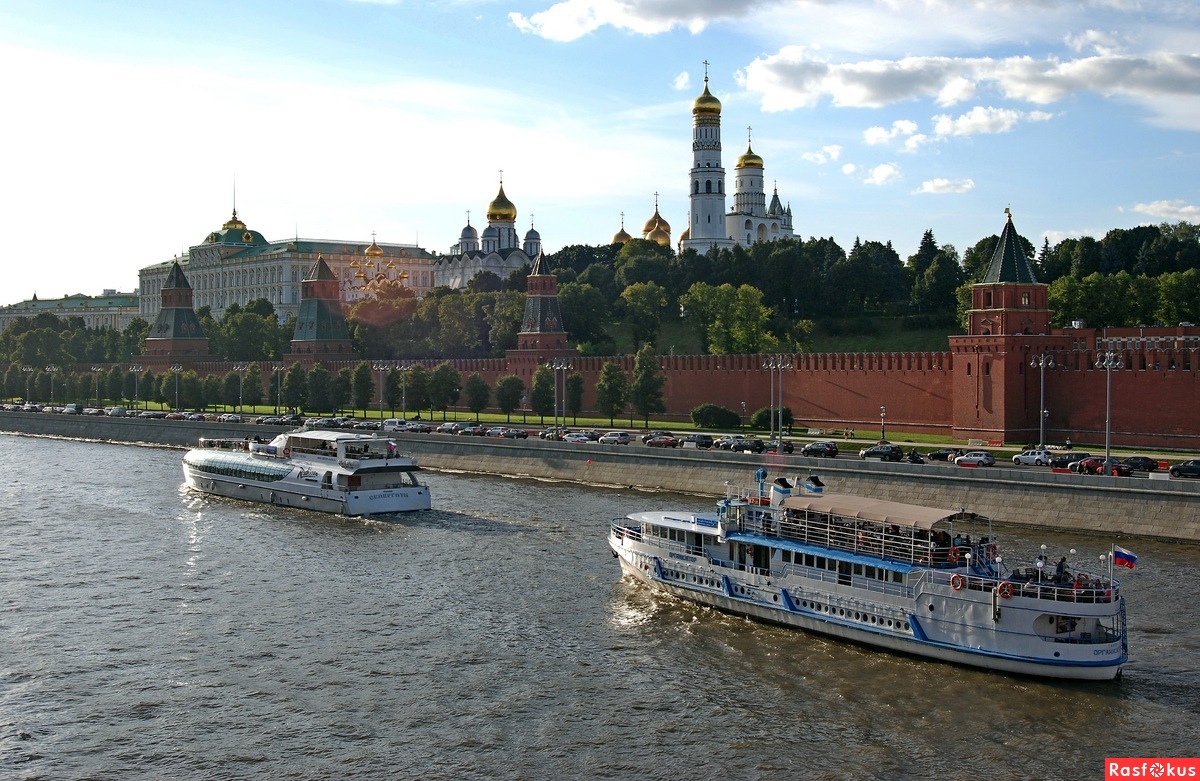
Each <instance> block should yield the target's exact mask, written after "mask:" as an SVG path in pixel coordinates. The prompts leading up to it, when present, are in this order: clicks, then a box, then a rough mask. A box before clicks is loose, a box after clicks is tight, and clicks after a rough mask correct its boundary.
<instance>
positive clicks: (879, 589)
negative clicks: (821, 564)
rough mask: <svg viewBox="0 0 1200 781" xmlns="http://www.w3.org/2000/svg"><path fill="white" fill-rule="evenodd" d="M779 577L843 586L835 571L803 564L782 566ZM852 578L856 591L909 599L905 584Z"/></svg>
mask: <svg viewBox="0 0 1200 781" xmlns="http://www.w3.org/2000/svg"><path fill="white" fill-rule="evenodd" d="M778 573H779V575H780V576H781V577H787V576H793V575H799V576H801V577H804V578H807V579H809V580H819V581H821V582H822V583H829V584H831V585H844V584H843V582H842V581H843V580H844V576H841V575H839V574H838V573H837V572H836V571H835V570H830V569H820V568H817V567H809V566H807V565H804V564H784V565H783V567H782V568H780V569H779V571H778ZM852 577H853V578H854V581H853V583H854V586H855V588H856V589H865V590H867V591H873V592H875V593H878V594H886V595H888V596H899V597H911V596H912V587H911V586H909V585H907V584H905V583H896V582H893V581H890V580H879V579H876V578H866V577H856V576H852Z"/></svg>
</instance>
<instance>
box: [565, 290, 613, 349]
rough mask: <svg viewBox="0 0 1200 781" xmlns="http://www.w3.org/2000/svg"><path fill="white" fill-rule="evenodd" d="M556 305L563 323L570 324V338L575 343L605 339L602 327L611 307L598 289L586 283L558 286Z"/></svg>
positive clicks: (609, 314)
mask: <svg viewBox="0 0 1200 781" xmlns="http://www.w3.org/2000/svg"><path fill="white" fill-rule="evenodd" d="M558 305H559V308H560V309H561V310H562V317H563V321H564V322H567V323H570V324H571V338H572V339H574V340H575V342H576V343H579V342H598V341H602V340H604V339H605V337H606V334H605V331H604V326H605V324H606V323H607V322H608V320H609V317H610V316H611V307H610V306H609V304H608V302H607V301H605V299H604V294H603V293H601V292H600V289H599V288H597V287H595V286H594V285H589V284H587V283H586V282H568V283H567V284H565V285H559V287H558Z"/></svg>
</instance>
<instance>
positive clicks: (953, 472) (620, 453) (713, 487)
mask: <svg viewBox="0 0 1200 781" xmlns="http://www.w3.org/2000/svg"><path fill="white" fill-rule="evenodd" d="M279 430H280V429H275V428H271V427H264V426H255V425H251V424H230V423H211V422H210V423H200V422H193V421H183V420H161V419H145V418H104V417H84V416H78V415H47V414H42V413H7V412H6V413H0V431H8V432H13V433H21V434H33V435H43V436H60V437H73V438H82V439H95V440H102V441H111V442H138V443H147V444H154V445H166V446H172V447H189V446H191V445H193V444H195V443H196V441H197V440H198V439H199V438H200V437H201V436H206V437H236V438H239V439H240V438H243V437H250V436H256V435H257V436H262V437H264V438H265V437H270V436H274V434H275V433H276V432H277V431H279ZM395 439H396V442H397V444H398V445H399V446H400V448H401V450H404V451H408V452H411V453H413V454H414V455H416V457H417V459H418V461H419V462H420V463H421V465H422V466H425V467H427V468H431V469H441V470H459V471H465V472H478V473H485V474H503V475H508V476H517V477H531V478H541V479H552V480H564V481H570V482H580V483H590V484H595V485H607V486H620V487H625V488H637V489H645V490H662V491H674V492H679V493H690V494H698V495H702V496H713V497H719V496H723V495H724V494H725V490H726V484H727V483H728V484H730V485H733V486H737V487H743V486H747V485H749V484H750V483H751V482H752V480H753V476H754V473H755V471H756V470H757V469H759V468H760V467H765V468H766V469H767V471H768V473H769V475H770V477H771V479H774V478H775V477H778V476H780V475H787V476H802V477H803V476H807V475H810V474H815V475H819V476H820V478H821V481H822V482H823V483H825V484H826V486H828V488H827V489H826V490H828V491H830V492H837V493H847V494H856V495H860V496H873V497H879V498H887V499H892V500H895V501H898V502H908V503H910V504H919V505H925V506H931V507H945V508H949V509H953V508H959V507H963V508H966V509H968V510H971V511H974V512H977V513H980V514H982V515H985V516H988V517H990V518H993V519H995V520H997V521H1002V522H1005V523H1013V524H1018V525H1022V526H1034V527H1041V528H1047V529H1059V530H1064V531H1079V532H1087V533H1092V534H1107V535H1113V536H1123V537H1154V538H1159V539H1168V540H1177V541H1180V542H1189V543H1197V542H1200V481H1195V480H1193V481H1188V480H1146V479H1143V478H1120V477H1095V476H1086V475H1076V474H1054V473H1051V472H1049V471H1047V470H1044V469H1036V468H1034V467H1029V468H1027V469H1007V468H1005V469H999V468H991V469H962V468H958V467H953V466H943V465H940V464H886V463H879V462H875V461H858V460H853V459H844V458H843V459H819V458H804V457H801V456H775V455H751V454H740V453H726V452H720V451H711V452H710V451H706V450H652V449H650V448H646V447H644V446H642V445H637V444H634V445H597V444H588V445H575V444H571V443H566V442H544V441H542V440H537V439H531V440H509V439H484V438H480V437H456V436H449V435H444V434H396V435H395ZM614 511H615V505H614Z"/></svg>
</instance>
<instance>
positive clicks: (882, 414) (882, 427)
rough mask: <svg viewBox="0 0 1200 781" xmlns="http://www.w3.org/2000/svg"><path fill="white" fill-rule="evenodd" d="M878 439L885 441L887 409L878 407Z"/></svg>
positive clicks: (882, 406) (881, 406)
mask: <svg viewBox="0 0 1200 781" xmlns="http://www.w3.org/2000/svg"><path fill="white" fill-rule="evenodd" d="M879 438H880V439H887V407H886V406H884V405H882V404H881V405H879Z"/></svg>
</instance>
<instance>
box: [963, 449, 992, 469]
mask: <svg viewBox="0 0 1200 781" xmlns="http://www.w3.org/2000/svg"><path fill="white" fill-rule="evenodd" d="M954 464H955V466H995V465H996V457H995V456H993V455H992V454H991V453H989V452H988V451H986V450H969V451H967V452H966V453H963V454H962V455H961V456H959V457H958V458H956V459H954Z"/></svg>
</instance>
